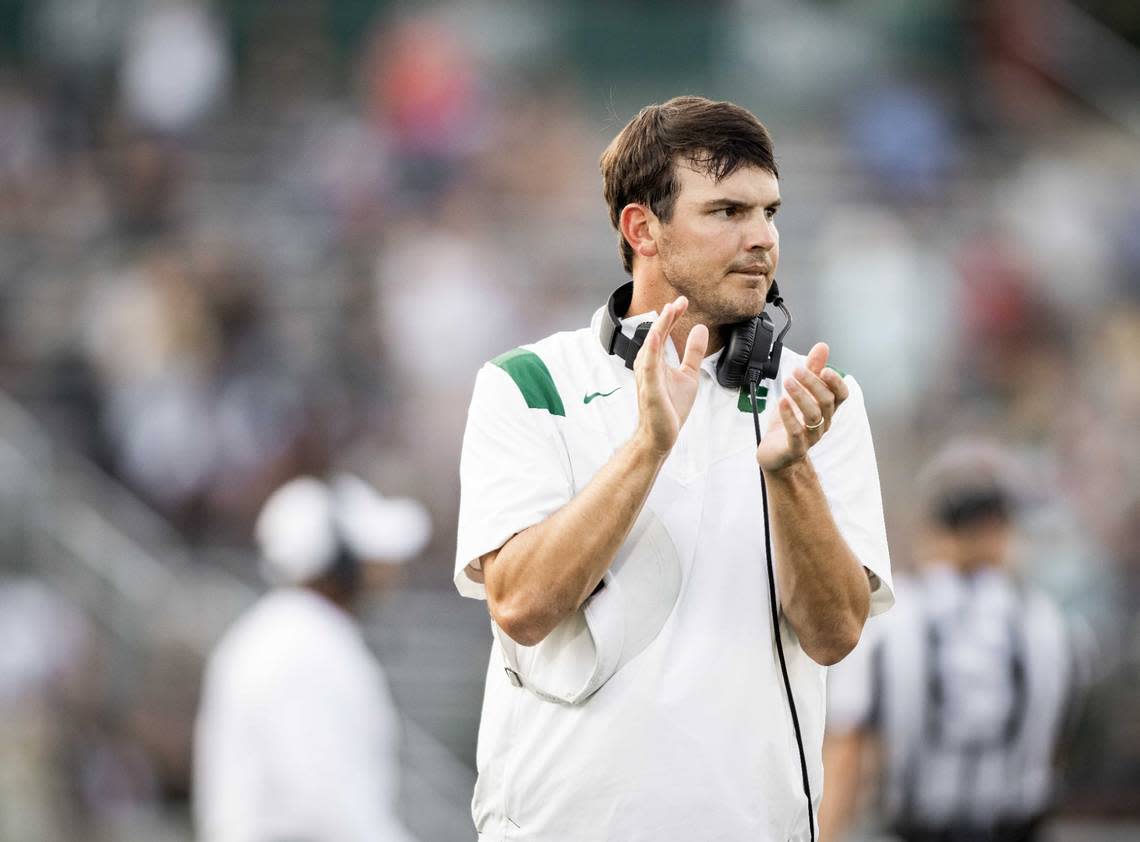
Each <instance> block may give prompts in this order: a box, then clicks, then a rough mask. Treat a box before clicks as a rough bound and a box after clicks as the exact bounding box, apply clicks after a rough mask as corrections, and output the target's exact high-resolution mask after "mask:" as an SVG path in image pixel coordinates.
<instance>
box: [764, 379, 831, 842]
mask: <svg viewBox="0 0 1140 842" xmlns="http://www.w3.org/2000/svg"><path fill="white" fill-rule="evenodd" d="M759 380H760V371H759V369H754V368H749V370H748V396H749V398H751V400H752V422H753V424H754V425H755V427H756V446H757V447H759V446H760V441H761V438H760V412H759V410H758V409H757V408H756V384H757V382H759ZM760 493H761V496H762V498H763V502H764V552H765V555H766V556H767V561H768V597H769V602H770V603H771V605H772V631H773V632H774V633H775V635H776V653H777V654H778V655H779V656H780V673H781V674H782V675H783V677H784V691H785V692H786V693H787V694H788V710H789V711H791V714H792V727H793V728H794V729H795V732H796V748H797V749H799V752H800V772H801V774H802V775H803V784H804V795H805V796H806V797H807V812H808V828H809V830H810V831H811V842H815V814H814V812H813V811H812V800H811V782H810V781H809V780H808V768H807V756H806V755H805V754H804V740H803V736H802V735H801V733H800V717H799V715H798V714H797V713H796V700H795V697H794V696H792V682H791V680H790V679H789V678H788V664H787V662H786V661H785V660H784V641H783V638H782V637H781V635H780V609H779V606H778V605H777V603H776V574H775V570H774V569H773V565H772V530H771V526H770V524H769V521H768V484H767V483H766V482H765V481H764V469H763V468H760Z"/></svg>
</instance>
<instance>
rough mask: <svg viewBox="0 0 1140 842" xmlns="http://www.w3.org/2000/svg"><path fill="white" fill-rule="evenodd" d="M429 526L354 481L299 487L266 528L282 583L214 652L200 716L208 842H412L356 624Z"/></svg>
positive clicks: (199, 779)
mask: <svg viewBox="0 0 1140 842" xmlns="http://www.w3.org/2000/svg"><path fill="white" fill-rule="evenodd" d="M429 531H430V524H429V521H428V518H427V514H426V512H425V511H424V510H423V508H422V507H421V506H420V505H419V504H417V503H415V502H413V501H411V500H406V499H405V500H397V499H385V498H383V497H381V496H380V495H379V494H378V493H377V492H376V491H374V490H373V489H372V488H371V487H369V486H368V485H366V484H365V483H363V482H362V481H360V480H358V479H356V478H355V477H351V476H347V475H339V476H336V477H334V478H333V479H332V481H331V482H330V483H328V484H326V483H323V482H321V481H319V480H316V479H313V478H312V477H302V478H300V479H296V480H293V481H291V482H289V483H288V484H286V485H285V486H283V487H282V488H280V489H278V490H277V491H276V492H274V494H273V495H272V496H271V497H270V498H269V500H268V501H267V502H266V504H265V507H264V508H263V509H262V512H261V514H260V515H259V517H258V520H257V539H258V543H259V545H260V547H261V551H262V556H263V567H262V570H263V573H264V574H265V576H266V578H267V579H268V580H269V581H270V582H271V583H273V584H274V585H275V588H274V590H272V591H271V592H270V593H269V594H268V595H266V596H265V597H263V598H262V599H261V600H260V601H259V602H258V603H257V604H256V605H255V606H254V607H253V608H251V609H250V610H249V612H248V613H247V614H245V615H244V616H243V617H242V618H241V619H239V620H238V622H237V623H236V624H235V625H234V626H233V627H232V628H231V629H230V631H229V632H228V633H227V634H226V636H225V637H224V638H223V640H222V641H221V643H219V644H218V647H217V649H216V650H215V651H214V653H213V655H212V656H211V657H210V662H209V665H208V667H207V670H206V678H205V687H204V689H203V693H202V703H201V708H200V712H199V717H198V724H197V737H196V748H197V752H196V759H195V796H194V797H195V814H196V817H197V822H198V832H199V836H200V838H201V839H202V840H208V842H258V840H266V839H314V840H317V839H319V840H322V842H372V840H385V842H401V840H409V842H410V840H411V837H410V835H409V834H408V832H407V831H406V830H405V829H404V827H403V825H402V824H401V822H400V820H399V819H398V818H397V815H396V812H397V811H396V805H397V793H398V789H399V773H398V764H397V760H396V757H397V744H398V742H399V720H398V716H397V712H396V709H395V707H394V705H393V702H392V699H391V697H390V694H389V691H388V687H387V681H386V679H385V677H384V674H383V672H382V671H381V669H380V666H379V664H378V663H377V662H376V660H375V658H374V656H373V655H372V654H371V653H370V651H369V650H368V648H367V646H366V645H365V642H364V638H363V636H362V634H361V631H360V628H359V627H358V625H357V622H356V619H355V617H354V615H353V613H352V612H353V610H354V608H355V607H356V605H357V603H358V601H359V600H360V598H361V597H362V596H363V595H364V594H365V592H366V590H367V589H368V588H369V587H376V586H378V585H379V584H380V583H381V582H382V581H383V580H384V579H385V578H386V575H390V568H389V570H388V571H386V565H391V564H395V563H401V562H403V561H406V560H408V559H410V558H412V557H414V556H415V555H417V554H418V553H419V552H420V551H421V550H422V549H423V547H424V545H425V544H426V542H427V539H428V534H429Z"/></svg>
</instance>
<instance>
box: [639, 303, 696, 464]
mask: <svg viewBox="0 0 1140 842" xmlns="http://www.w3.org/2000/svg"><path fill="white" fill-rule="evenodd" d="M688 306H689V301H688V299H687V298H685V297H684V296H683V295H682V296H679V297H678V298H677V299H676V300H675V301H672V302H670V303H669V304H666V305H665V307H664V309H663V310H662V311H661V315H660V316H659V317H658V319H657V321H656V322H654V324H653V327H652V328H651V329H650V330H649V333H648V334H647V335H646V337H645V342H644V343H643V344H642V346H641V350H640V351H639V352H638V354H637V359H636V360H634V363H633V372H634V376H635V378H636V381H637V409H638V424H637V436H638V438H640V440H641V441H642V442H643V443H644V444H645V446H646V447H648V448H649V449H650V450H651V451H652V452H654V453H656V454H658V455H661V456H664V455H666V454H667V453H668V452H669V451H670V450H672V448H673V445H674V444H675V443H676V441H677V436H678V435H680V433H681V425H683V424H684V423H685V419H686V418H688V417H689V412H690V410H692V408H693V402H694V401H695V400H696V398H697V386H698V385H699V384H700V372H701V360H702V359H704V356H705V349H707V348H708V342H709V331H708V328H707V327H705V325H703V324H697V325H694V326H693V328H692V329H691V330H690V331H689V337H688V339H687V340H686V342H685V355H684V357H683V358H682V359H681V365H680V366H678V367H677V368H672V367H671V366H669V365H667V364H666V362H665V353H664V351H665V343H666V342H667V341H668V340H669V334H670V332H671V331H672V330H673V326H674V325H675V324H676V323H677V320H678V319H679V318H681V316H683V315H684V313H685V310H687V309H688Z"/></svg>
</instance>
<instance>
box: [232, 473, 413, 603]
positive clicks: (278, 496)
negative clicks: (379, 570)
mask: <svg viewBox="0 0 1140 842" xmlns="http://www.w3.org/2000/svg"><path fill="white" fill-rule="evenodd" d="M254 536H255V537H256V539H257V544H258V547H259V548H260V550H261V558H262V564H261V570H262V574H263V575H264V576H265V578H266V579H267V580H268V581H270V582H271V583H273V584H276V585H288V584H301V583H302V582H307V581H310V580H312V579H315V578H316V577H318V576H321V575H322V574H324V573H327V572H328V571H329V569H330V568H331V567H332V566H333V564H334V563H335V562H336V558H337V555H338V552H339V550H340V548H341V546H342V545H343V547H344V548H345V549H347V550H348V551H349V552H350V553H351V554H352V555H353V556H354V557H355V558H356V559H358V560H359V561H362V562H377V563H386V564H403V563H405V562H407V561H408V560H410V559H412V558H414V557H415V556H416V555H418V554H419V553H420V552H421V551H422V550H423V548H424V547H425V546H426V545H427V542H428V539H429V538H430V537H431V518H430V517H429V515H428V513H427V510H426V509H425V508H424V507H423V505H422V504H420V503H418V502H417V501H415V500H411V499H408V498H391V499H389V498H386V497H384V496H383V495H381V494H380V492H378V491H377V490H376V489H374V488H372V486H370V485H368V484H367V483H366V482H364V481H363V480H361V479H359V478H357V477H354V476H351V475H349V474H337V475H336V476H335V477H333V479H332V481H331V483H325V482H322V481H321V480H319V479H316V478H314V477H300V478H298V479H295V480H292V481H290V482H287V483H286V484H285V485H283V486H281V487H280V488H278V489H277V490H276V491H274V492H273V493H272V494H271V495H270V496H269V499H268V500H266V502H265V505H264V506H263V507H262V509H261V512H260V514H258V516H257V523H256V525H255V526H254Z"/></svg>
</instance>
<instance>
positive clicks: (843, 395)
mask: <svg viewBox="0 0 1140 842" xmlns="http://www.w3.org/2000/svg"><path fill="white" fill-rule="evenodd" d="M819 377H820V379H821V380H822V381H823V382H824V383H825V384H826V385H827V388H829V389H830V390H831V393H832V394H833V395H835V408H836V409H838V408H839V405H840V404H841V403H843V402H844V401H845V400H847V396H848V395H850V394H851V390H850V389H849V388H848V387H847V384H846V383H845V382H844V381H843V378H842V377H841V376H840V374H839V372H838V371H836V370H835V369H834V368H825V369H824V370H823V373H822V374H820V375H819Z"/></svg>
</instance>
